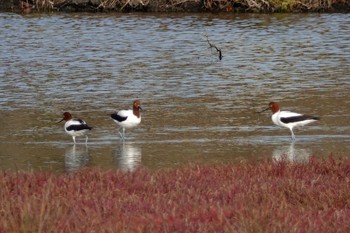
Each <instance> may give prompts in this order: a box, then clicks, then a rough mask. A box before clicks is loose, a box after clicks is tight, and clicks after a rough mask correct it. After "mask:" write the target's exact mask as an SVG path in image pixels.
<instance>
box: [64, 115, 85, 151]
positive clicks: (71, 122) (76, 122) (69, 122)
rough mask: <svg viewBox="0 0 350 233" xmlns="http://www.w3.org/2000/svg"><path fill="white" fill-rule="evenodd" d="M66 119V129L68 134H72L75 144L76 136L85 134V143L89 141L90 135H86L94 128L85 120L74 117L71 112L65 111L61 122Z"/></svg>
mask: <svg viewBox="0 0 350 233" xmlns="http://www.w3.org/2000/svg"><path fill="white" fill-rule="evenodd" d="M62 121H66V123H65V124H64V130H65V131H66V133H67V134H69V135H70V136H72V138H73V142H74V144H75V143H76V141H75V137H78V136H84V135H85V143H87V141H88V136H87V135H86V134H87V132H88V131H89V130H91V129H92V128H91V127H90V126H88V125H87V124H86V122H85V121H83V120H81V119H73V117H72V115H71V114H70V113H69V112H65V113H63V118H62V120H60V121H59V122H62Z"/></svg>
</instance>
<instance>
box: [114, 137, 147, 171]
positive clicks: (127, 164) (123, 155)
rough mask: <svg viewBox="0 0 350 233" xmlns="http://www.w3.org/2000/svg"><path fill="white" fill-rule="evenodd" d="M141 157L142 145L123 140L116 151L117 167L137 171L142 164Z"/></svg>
mask: <svg viewBox="0 0 350 233" xmlns="http://www.w3.org/2000/svg"><path fill="white" fill-rule="evenodd" d="M141 157H142V153H141V147H140V146H139V145H137V144H135V143H130V142H121V144H120V145H119V147H118V148H117V149H116V150H115V153H114V158H115V162H116V165H117V168H118V169H120V170H122V171H135V170H136V169H137V168H138V167H139V166H140V164H141Z"/></svg>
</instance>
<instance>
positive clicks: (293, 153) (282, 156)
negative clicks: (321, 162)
mask: <svg viewBox="0 0 350 233" xmlns="http://www.w3.org/2000/svg"><path fill="white" fill-rule="evenodd" d="M294 144H295V142H292V143H291V144H290V145H289V146H281V147H277V148H276V149H275V150H274V151H273V152H272V160H273V161H274V162H280V161H286V162H292V163H307V162H309V159H310V156H311V152H310V151H308V150H306V149H301V148H295V145H294Z"/></svg>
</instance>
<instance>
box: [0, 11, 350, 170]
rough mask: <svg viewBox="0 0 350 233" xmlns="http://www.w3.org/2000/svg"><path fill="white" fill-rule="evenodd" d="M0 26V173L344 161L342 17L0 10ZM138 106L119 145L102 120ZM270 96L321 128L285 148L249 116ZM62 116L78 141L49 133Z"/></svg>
mask: <svg viewBox="0 0 350 233" xmlns="http://www.w3.org/2000/svg"><path fill="white" fill-rule="evenodd" d="M0 24H1V27H0V42H1V43H0V77H1V79H0V114H1V118H0V161H1V163H0V169H34V170H54V171H67V172H72V171H76V170H79V169H81V168H82V167H100V168H101V169H122V170H131V171H132V170H134V169H137V168H138V167H141V166H143V167H147V168H151V169H157V168H164V167H173V166H178V165H181V164H186V163H189V162H201V163H230V162H240V161H242V160H261V159H271V160H281V159H287V160H290V161H295V162H306V161H308V160H309V158H310V156H317V157H325V156H328V155H330V154H335V155H340V156H349V147H350V126H349V122H350V93H349V87H350V66H349V64H350V33H349V32H350V17H349V15H348V14H300V15H298V14H293V15H289V14H276V15H206V14H200V15H195V14H192V15H183V14H181V15H179V14H177V15H150V14H124V15H119V14H53V15H29V16H21V15H17V14H9V13H0ZM206 36H207V37H208V39H209V40H210V42H211V43H212V44H215V45H216V46H217V47H219V48H220V49H221V50H222V53H223V59H222V60H221V61H220V60H219V59H218V55H217V53H216V52H215V50H212V49H210V48H209V46H208V43H207V38H206ZM136 98H138V99H140V100H141V102H142V105H143V109H144V110H145V111H144V112H143V115H142V123H141V125H140V127H139V128H135V129H132V130H127V131H126V137H127V138H126V141H125V142H124V143H123V142H121V141H120V139H119V135H118V128H117V126H116V125H115V123H114V122H113V121H112V120H111V119H110V118H109V116H108V114H110V113H112V112H114V111H115V110H119V109H126V108H131V103H132V100H134V99H136ZM270 101H277V102H279V103H280V104H281V106H282V108H284V109H288V110H292V111H297V112H302V113H308V114H315V115H319V116H321V118H322V120H321V121H320V122H319V123H316V124H312V125H308V126H307V127H305V128H301V129H296V130H295V134H296V138H297V139H296V141H295V142H294V143H292V142H291V139H290V133H289V130H288V129H284V128H279V127H277V126H274V125H273V124H272V122H271V119H270V115H271V114H270V113H269V112H265V113H263V114H257V113H256V111H259V110H262V109H264V108H266V107H267V104H268V103H269V102H270ZM64 111H70V112H71V113H72V114H73V115H74V116H75V117H79V118H83V119H84V120H85V121H87V122H88V124H89V125H90V126H92V127H93V130H92V131H91V133H90V135H89V143H88V145H87V146H85V144H84V139H83V138H78V141H79V143H78V144H77V145H75V146H74V145H73V144H72V139H71V137H69V136H68V135H66V134H65V132H64V130H63V124H56V122H57V121H58V120H60V118H61V114H62V113H63V112H64Z"/></svg>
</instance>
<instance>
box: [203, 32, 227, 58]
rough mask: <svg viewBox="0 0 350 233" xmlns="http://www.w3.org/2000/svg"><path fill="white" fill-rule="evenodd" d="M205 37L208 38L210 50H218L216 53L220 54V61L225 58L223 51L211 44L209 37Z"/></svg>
mask: <svg viewBox="0 0 350 233" xmlns="http://www.w3.org/2000/svg"><path fill="white" fill-rule="evenodd" d="M205 37H206V38H207V42H208V44H209V48H214V49H216V52H218V54H219V60H222V58H223V56H222V52H221V49H219V48H218V47H216V45H214V44H212V43H210V41H209V38H208V35H205Z"/></svg>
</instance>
